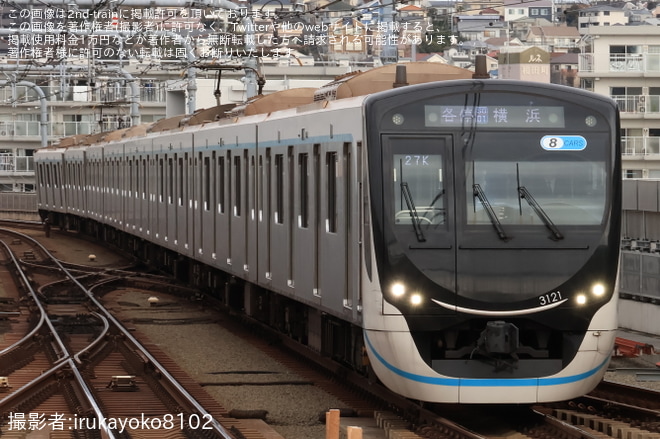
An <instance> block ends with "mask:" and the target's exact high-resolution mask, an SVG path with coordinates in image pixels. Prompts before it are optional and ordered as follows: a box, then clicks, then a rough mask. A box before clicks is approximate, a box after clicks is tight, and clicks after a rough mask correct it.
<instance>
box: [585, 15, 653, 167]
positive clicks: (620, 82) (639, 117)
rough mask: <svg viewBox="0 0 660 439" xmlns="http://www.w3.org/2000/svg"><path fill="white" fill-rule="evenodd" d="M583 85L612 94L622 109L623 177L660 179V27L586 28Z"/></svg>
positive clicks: (605, 93)
mask: <svg viewBox="0 0 660 439" xmlns="http://www.w3.org/2000/svg"><path fill="white" fill-rule="evenodd" d="M581 32H582V34H583V50H582V53H581V54H580V55H579V72H580V82H581V87H582V88H584V89H587V90H591V91H594V92H596V93H599V94H603V95H607V96H611V97H612V98H613V99H614V100H615V101H616V102H617V103H618V104H619V108H620V109H621V129H622V132H621V134H622V142H623V169H624V178H660V29H659V28H658V27H657V26H650V25H640V26H591V27H587V28H584V29H581Z"/></svg>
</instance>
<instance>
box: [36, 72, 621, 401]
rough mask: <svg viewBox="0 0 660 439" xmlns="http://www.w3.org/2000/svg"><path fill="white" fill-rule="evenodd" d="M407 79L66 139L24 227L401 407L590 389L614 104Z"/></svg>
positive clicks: (611, 311)
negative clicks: (69, 233)
mask: <svg viewBox="0 0 660 439" xmlns="http://www.w3.org/2000/svg"><path fill="white" fill-rule="evenodd" d="M417 68H418V66H417V65H416V64H411V65H410V66H409V67H408V81H407V82H410V83H412V84H413V85H407V86H405V87H397V88H394V89H390V90H383V89H387V88H391V87H392V82H393V78H394V67H393V66H386V67H385V68H383V69H375V70H374V71H370V72H366V73H363V74H358V75H355V76H353V77H349V78H340V79H338V80H337V81H336V82H334V83H332V84H330V85H329V86H328V87H324V88H322V89H319V90H298V91H288V92H284V93H282V94H275V95H270V96H267V97H263V98H261V99H256V100H254V101H253V102H249V103H248V104H247V105H245V106H241V107H237V108H233V109H231V110H228V109H226V108H224V109H214V110H208V111H206V112H200V113H199V114H196V115H193V116H192V117H191V118H188V119H180V118H179V119H176V120H168V121H163V122H159V123H156V124H152V125H150V126H146V127H132V128H128V129H124V130H122V131H120V132H115V133H111V134H104V135H97V136H90V137H82V138H72V139H64V140H63V141H62V142H61V144H60V145H59V146H55V147H50V148H46V149H43V150H40V151H38V152H37V154H36V156H35V162H36V169H37V176H38V184H37V190H38V206H39V209H40V213H41V215H42V217H43V218H44V219H45V218H48V219H49V221H50V223H51V224H53V225H59V226H60V227H62V228H63V229H71V230H79V231H83V232H86V233H89V234H92V235H94V236H96V237H98V238H99V239H102V240H104V241H106V242H108V243H110V244H112V245H115V246H117V247H119V248H122V249H124V250H126V251H129V252H131V253H133V254H135V255H137V256H138V257H139V258H140V259H143V260H146V261H148V262H149V263H150V264H151V265H153V266H155V267H157V268H159V269H163V270H167V271H169V272H172V273H173V274H174V275H176V276H177V277H178V278H179V279H182V280H184V281H187V282H189V283H190V284H192V285H195V286H197V287H199V288H201V289H203V290H205V291H207V293H208V294H211V295H213V296H215V297H217V298H218V299H219V300H222V301H224V302H225V303H226V304H227V306H230V307H232V308H235V309H239V310H241V311H242V312H244V313H246V314H248V315H250V316H252V317H254V318H256V319H258V320H260V321H263V322H265V323H267V324H269V325H271V326H274V327H276V328H278V329H279V330H281V331H282V332H283V333H286V334H287V335H288V336H290V337H293V338H295V339H297V340H299V341H300V342H301V343H303V344H305V345H307V346H308V347H309V348H311V349H313V350H316V351H318V352H321V353H323V354H325V355H328V356H332V357H334V358H336V359H337V360H338V361H340V362H343V363H345V364H348V365H351V366H352V367H354V368H355V369H356V370H358V371H360V372H363V373H369V372H370V371H373V372H375V374H376V375H377V377H378V378H379V380H380V381H381V382H382V383H383V384H384V385H386V386H387V387H389V388H390V389H392V390H393V391H395V392H397V393H399V394H401V395H404V396H406V397H409V398H413V399H416V400H421V401H430V402H446V403H467V404H469V403H535V402H547V401H557V400H564V399H567V398H571V397H574V396H577V395H581V394H584V393H587V392H589V391H590V390H591V389H592V388H593V387H595V386H596V384H597V383H598V381H599V380H600V379H601V377H602V375H603V373H604V371H605V368H606V366H607V364H608V360H609V357H610V355H611V351H612V347H613V343H614V338H615V330H616V328H617V324H616V323H617V322H616V299H617V294H616V278H617V270H618V251H619V233H620V211H621V195H620V192H621V182H620V175H621V168H620V167H621V164H620V144H619V136H618V128H619V125H618V124H619V119H618V112H617V108H616V105H615V104H614V103H613V102H612V101H611V100H609V99H607V98H604V97H600V96H597V95H595V94H591V93H588V92H583V91H581V90H575V89H569V88H566V87H561V86H554V85H547V84H538V83H525V82H512V81H488V80H477V79H466V78H469V77H470V75H471V73H469V72H467V71H463V70H461V69H454V68H451V67H447V66H442V67H433V68H441V69H443V70H441V71H434V72H429V71H427V70H424V71H423V72H422V73H418V71H417V70H416V69H417ZM419 68H420V69H428V68H429V67H419ZM438 79H440V80H441V81H437V80H438ZM429 80H432V81H433V82H427V81H429ZM434 80H435V81H434ZM399 82H401V81H399ZM358 84H359V86H358ZM379 90H380V91H379ZM273 103H274V104H273ZM273 105H276V106H277V108H279V109H276V108H275V107H273ZM214 112H215V113H214Z"/></svg>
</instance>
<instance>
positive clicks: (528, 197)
mask: <svg viewBox="0 0 660 439" xmlns="http://www.w3.org/2000/svg"><path fill="white" fill-rule="evenodd" d="M518 194H519V195H520V198H524V199H525V201H527V204H529V205H530V207H531V208H532V209H534V212H536V215H538V217H539V218H541V221H543V224H545V226H546V227H547V228H548V229H549V230H550V231H551V232H552V237H551V239H552V240H554V241H559V240H560V239H564V235H562V234H561V232H560V231H559V229H558V228H557V226H555V223H553V222H552V220H551V219H550V217H549V216H548V214H547V213H545V210H543V208H542V207H541V206H540V205H539V203H537V202H536V200H535V199H534V197H533V196H532V194H531V193H529V191H528V190H527V188H526V187H525V186H520V187H518Z"/></svg>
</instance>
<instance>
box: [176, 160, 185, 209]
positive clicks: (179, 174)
mask: <svg viewBox="0 0 660 439" xmlns="http://www.w3.org/2000/svg"><path fill="white" fill-rule="evenodd" d="M178 163H179V165H178V166H179V170H178V171H177V175H176V178H177V182H178V187H179V191H178V193H177V194H176V195H177V198H178V199H179V206H180V207H181V206H183V157H179V162H178Z"/></svg>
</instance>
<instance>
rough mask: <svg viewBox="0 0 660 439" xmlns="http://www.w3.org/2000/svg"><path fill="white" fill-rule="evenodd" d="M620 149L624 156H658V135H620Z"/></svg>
mask: <svg viewBox="0 0 660 439" xmlns="http://www.w3.org/2000/svg"><path fill="white" fill-rule="evenodd" d="M621 150H622V155H623V157H624V158H625V157H628V158H633V157H640V156H644V157H645V156H650V155H656V156H660V137H643V136H622V137H621ZM654 158H657V157H654Z"/></svg>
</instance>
